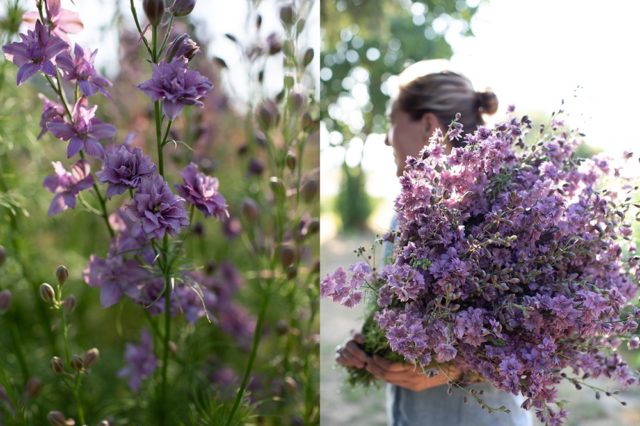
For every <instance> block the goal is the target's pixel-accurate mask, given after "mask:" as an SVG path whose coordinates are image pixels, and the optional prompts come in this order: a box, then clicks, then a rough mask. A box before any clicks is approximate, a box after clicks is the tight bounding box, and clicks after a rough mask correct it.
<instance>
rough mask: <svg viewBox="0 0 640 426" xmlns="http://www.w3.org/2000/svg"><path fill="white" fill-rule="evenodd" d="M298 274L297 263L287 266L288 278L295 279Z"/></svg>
mask: <svg viewBox="0 0 640 426" xmlns="http://www.w3.org/2000/svg"><path fill="white" fill-rule="evenodd" d="M297 276H298V268H297V267H296V265H291V266H289V267H288V268H287V279H289V280H293V279H295V277H297Z"/></svg>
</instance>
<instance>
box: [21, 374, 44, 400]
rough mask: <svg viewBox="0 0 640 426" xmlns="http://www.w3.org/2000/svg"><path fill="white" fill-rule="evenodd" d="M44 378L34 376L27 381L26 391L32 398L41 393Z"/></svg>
mask: <svg viewBox="0 0 640 426" xmlns="http://www.w3.org/2000/svg"><path fill="white" fill-rule="evenodd" d="M42 386H43V383H42V380H40V379H39V378H37V377H32V378H30V379H29V380H28V381H27V384H26V385H25V387H24V393H25V394H26V395H27V396H28V397H29V398H31V399H33V398H35V397H36V396H38V395H39V394H40V391H41V390H42Z"/></svg>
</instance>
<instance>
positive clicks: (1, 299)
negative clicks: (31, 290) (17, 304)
mask: <svg viewBox="0 0 640 426" xmlns="http://www.w3.org/2000/svg"><path fill="white" fill-rule="evenodd" d="M10 307H11V292H10V291H9V290H2V291H0V315H1V314H4V313H5V312H7V311H8V310H9V308H10Z"/></svg>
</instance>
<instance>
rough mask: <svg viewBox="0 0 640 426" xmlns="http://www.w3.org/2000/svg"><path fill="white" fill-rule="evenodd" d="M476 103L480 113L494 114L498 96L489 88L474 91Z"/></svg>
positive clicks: (496, 108)
mask: <svg viewBox="0 0 640 426" xmlns="http://www.w3.org/2000/svg"><path fill="white" fill-rule="evenodd" d="M476 104H477V105H478V109H479V110H480V113H482V114H489V115H491V114H495V112H496V111H497V110H498V97H497V96H496V94H495V93H493V92H492V91H490V90H486V91H484V92H476Z"/></svg>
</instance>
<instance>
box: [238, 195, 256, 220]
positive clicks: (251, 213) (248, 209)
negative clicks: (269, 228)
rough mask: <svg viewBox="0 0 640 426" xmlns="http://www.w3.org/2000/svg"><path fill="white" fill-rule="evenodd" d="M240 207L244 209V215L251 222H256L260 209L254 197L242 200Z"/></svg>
mask: <svg viewBox="0 0 640 426" xmlns="http://www.w3.org/2000/svg"><path fill="white" fill-rule="evenodd" d="M240 209H241V211H242V215H243V216H244V217H245V218H246V219H247V220H248V221H249V222H256V221H257V220H258V218H259V217H260V209H259V208H258V204H257V203H256V202H255V201H254V200H253V199H252V198H248V197H247V198H245V199H244V200H242V205H241V207H240Z"/></svg>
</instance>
